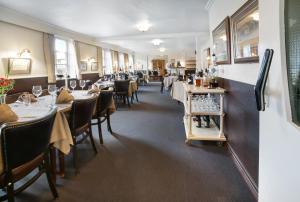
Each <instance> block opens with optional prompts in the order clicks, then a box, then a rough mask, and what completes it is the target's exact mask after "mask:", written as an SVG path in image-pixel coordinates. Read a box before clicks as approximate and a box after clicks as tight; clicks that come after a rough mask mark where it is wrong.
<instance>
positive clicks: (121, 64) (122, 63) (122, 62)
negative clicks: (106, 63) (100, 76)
mask: <svg viewBox="0 0 300 202" xmlns="http://www.w3.org/2000/svg"><path fill="white" fill-rule="evenodd" d="M119 68H120V69H121V70H122V71H124V70H125V59H124V53H119Z"/></svg>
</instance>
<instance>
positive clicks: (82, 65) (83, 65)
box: [80, 61, 87, 72]
mask: <svg viewBox="0 0 300 202" xmlns="http://www.w3.org/2000/svg"><path fill="white" fill-rule="evenodd" d="M80 71H82V72H86V71H87V62H86V61H80Z"/></svg>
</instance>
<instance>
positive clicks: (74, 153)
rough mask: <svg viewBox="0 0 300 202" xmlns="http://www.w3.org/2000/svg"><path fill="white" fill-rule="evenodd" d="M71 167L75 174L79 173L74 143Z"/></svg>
mask: <svg viewBox="0 0 300 202" xmlns="http://www.w3.org/2000/svg"><path fill="white" fill-rule="evenodd" d="M73 166H74V168H75V174H76V175H77V174H78V173H79V170H78V165H77V145H76V143H74V145H73Z"/></svg>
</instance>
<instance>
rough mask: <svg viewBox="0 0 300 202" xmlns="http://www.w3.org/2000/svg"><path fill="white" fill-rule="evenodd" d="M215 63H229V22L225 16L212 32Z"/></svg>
mask: <svg viewBox="0 0 300 202" xmlns="http://www.w3.org/2000/svg"><path fill="white" fill-rule="evenodd" d="M212 36H213V53H214V54H215V58H216V64H218V65H220V64H231V44H230V24H229V17H226V18H225V19H224V20H223V21H222V22H221V23H220V24H219V25H218V26H217V27H216V28H215V29H214V30H213V32H212Z"/></svg>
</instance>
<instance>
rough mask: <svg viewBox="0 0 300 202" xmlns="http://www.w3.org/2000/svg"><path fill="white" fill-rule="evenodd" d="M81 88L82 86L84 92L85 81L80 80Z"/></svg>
mask: <svg viewBox="0 0 300 202" xmlns="http://www.w3.org/2000/svg"><path fill="white" fill-rule="evenodd" d="M79 86H80V87H81V89H82V90H83V88H84V87H85V80H80V81H79Z"/></svg>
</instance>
